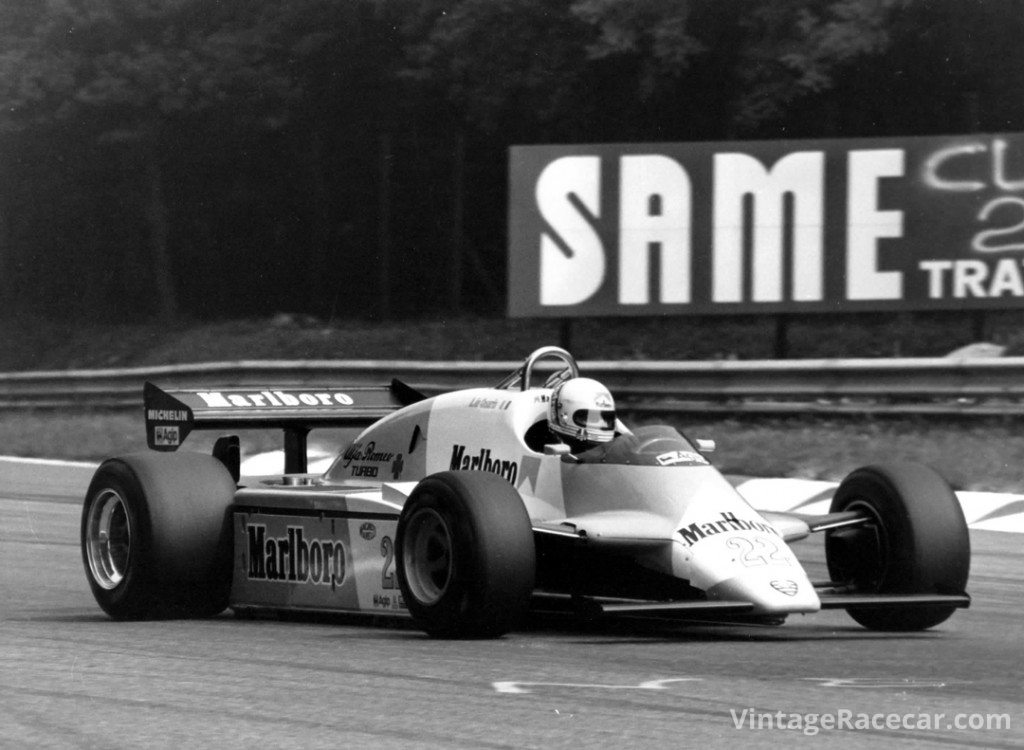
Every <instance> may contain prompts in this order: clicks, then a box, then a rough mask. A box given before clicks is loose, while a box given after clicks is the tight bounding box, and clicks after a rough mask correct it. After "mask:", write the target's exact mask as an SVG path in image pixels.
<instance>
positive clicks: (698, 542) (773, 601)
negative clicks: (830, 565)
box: [672, 506, 821, 615]
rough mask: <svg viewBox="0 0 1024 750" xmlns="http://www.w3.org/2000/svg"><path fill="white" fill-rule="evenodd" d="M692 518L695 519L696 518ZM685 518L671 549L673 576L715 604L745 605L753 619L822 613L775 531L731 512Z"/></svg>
mask: <svg viewBox="0 0 1024 750" xmlns="http://www.w3.org/2000/svg"><path fill="white" fill-rule="evenodd" d="M695 515H696V514H695ZM698 517H700V518H702V519H704V520H693V521H691V520H690V518H684V519H683V521H682V522H681V523H680V524H679V531H678V535H677V537H676V538H675V540H674V541H675V544H674V545H673V556H672V564H673V572H674V573H675V575H677V576H678V577H680V578H684V579H686V580H688V581H689V582H690V585H691V586H694V587H695V588H698V589H700V590H702V591H704V592H705V593H706V594H707V597H708V599H710V600H716V601H737V602H749V603H750V604H753V605H754V613H755V614H776V615H785V614H792V613H797V612H817V611H818V610H819V609H821V600H820V599H818V595H817V593H816V592H815V591H814V587H813V586H812V585H811V582H810V581H809V580H808V578H807V574H806V573H805V572H804V569H803V566H801V565H800V562H799V561H798V560H797V557H796V555H795V554H794V553H793V551H792V550H791V549H790V548H789V546H788V545H787V544H786V542H785V541H784V540H783V539H782V537H781V536H780V535H779V533H778V531H777V530H776V529H775V528H774V527H773V526H772V525H771V524H770V523H768V522H767V521H765V520H764V519H763V518H761V517H760V516H758V515H757V514H756V512H755V511H754V510H753V509H751V508H749V506H748V507H746V508H743V507H740V506H736V507H735V508H734V509H731V510H719V511H718V513H717V516H716V515H712V514H708V513H703V514H702V515H701V516H698Z"/></svg>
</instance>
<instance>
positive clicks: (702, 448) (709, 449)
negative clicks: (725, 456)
mask: <svg viewBox="0 0 1024 750" xmlns="http://www.w3.org/2000/svg"><path fill="white" fill-rule="evenodd" d="M694 442H696V444H697V452H698V453H714V452H715V448H717V447H718V445H717V444H716V443H715V441H714V440H708V439H706V438H697V439H696V440H695V441H694Z"/></svg>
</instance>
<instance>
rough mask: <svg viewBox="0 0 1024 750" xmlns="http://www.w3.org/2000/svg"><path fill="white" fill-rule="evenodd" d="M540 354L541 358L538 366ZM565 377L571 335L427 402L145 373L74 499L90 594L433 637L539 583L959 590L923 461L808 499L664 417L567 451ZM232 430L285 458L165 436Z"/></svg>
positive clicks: (384, 393)
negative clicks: (753, 495)
mask: <svg viewBox="0 0 1024 750" xmlns="http://www.w3.org/2000/svg"><path fill="white" fill-rule="evenodd" d="M541 360H546V361H545V362H544V365H546V366H547V367H546V369H545V372H549V371H552V370H553V374H552V375H551V376H550V377H549V378H547V379H546V381H545V382H544V383H539V382H537V383H535V382H534V380H539V379H540V378H539V376H540V370H541V369H542V368H544V365H542V367H537V363H538V362H539V361H541ZM547 360H551V361H547ZM552 364H556V365H557V367H554V368H552V367H551V365H552ZM578 375H579V369H578V366H577V364H576V362H575V360H574V359H573V357H572V356H571V355H570V354H569V353H568V352H566V351H564V350H562V349H559V348H556V347H545V348H543V349H539V350H537V351H535V352H533V353H532V354H531V355H530V356H529V357H527V358H526V360H525V361H524V362H523V364H522V366H521V367H519V368H517V369H516V370H515V371H514V372H513V373H511V374H510V375H509V376H508V377H507V378H506V379H505V380H504V381H502V382H501V383H500V384H498V385H497V386H496V387H494V388H478V389H470V390H462V391H456V392H452V393H444V394H441V395H436V396H433V397H429V398H428V397H426V396H424V395H423V394H422V393H420V392H418V391H417V390H415V389H413V388H411V387H410V386H408V385H405V384H403V383H401V382H399V381H392V383H391V384H390V385H389V386H383V387H366V386H356V387H352V388H337V387H330V388H308V387H307V388H302V389H295V388H227V389H220V390H199V389H195V390H176V391H163V390H160V389H159V388H157V387H156V386H153V385H151V384H147V385H146V390H145V402H146V403H145V409H146V427H147V436H148V442H149V446H150V448H152V449H153V450H151V451H148V452H144V453H138V454H133V455H127V456H124V457H119V458H112V459H109V460H107V461H105V462H104V463H103V464H102V465H101V466H100V467H99V469H98V470H97V472H96V475H95V477H94V478H93V481H92V484H91V486H90V488H89V491H88V494H87V496H86V498H85V505H84V509H83V514H82V528H81V540H82V552H83V558H84V562H85V570H86V573H87V575H88V578H89V583H90V585H91V587H92V590H93V593H94V594H95V597H96V600H97V601H98V603H99V604H100V606H101V607H102V608H103V609H104V610H105V611H106V612H107V613H109V614H110V615H111V616H112V617H114V618H116V619H136V618H149V617H163V616H209V615H213V614H217V613H219V612H222V611H223V610H224V609H225V608H227V607H231V608H233V609H234V610H236V611H237V612H248V611H251V610H257V609H270V610H303V611H324V612H363V613H373V614H393V615H399V616H409V615H411V616H412V618H413V619H414V621H415V622H416V623H417V624H418V625H419V626H420V627H422V628H423V630H425V631H426V632H427V633H429V634H431V635H433V636H438V637H493V636H498V635H501V634H503V633H505V632H507V631H508V630H510V629H511V628H513V627H514V626H515V624H516V623H517V622H519V621H520V619H521V618H522V616H523V615H524V614H526V613H527V612H528V610H529V609H530V607H531V605H533V606H539V605H540V604H542V603H543V604H547V605H551V604H562V605H564V606H565V607H567V608H570V609H575V610H577V611H580V612H582V613H586V614H587V615H595V616H600V615H614V614H616V613H630V614H641V615H647V616H667V617H675V618H682V619H693V620H702V619H703V620H714V621H723V620H728V621H736V622H755V623H772V624H777V623H781V622H782V621H783V620H784V619H785V618H786V616H787V615H790V614H795V613H812V612H816V611H818V610H820V609H826V608H843V609H846V610H848V611H849V612H850V614H851V615H852V616H853V618H854V619H855V620H857V621H858V622H860V623H861V624H863V625H865V626H867V627H869V628H875V629H882V630H919V629H923V628H928V627H931V626H933V625H936V624H938V623H941V622H942V621H944V620H945V619H946V618H948V617H949V616H950V615H951V614H952V613H953V611H954V610H955V609H956V608H958V607H966V606H968V605H969V602H970V599H969V597H968V596H967V594H966V593H965V587H966V584H967V577H968V570H969V567H970V544H969V537H968V532H967V527H966V524H965V522H964V517H963V513H962V511H961V509H960V505H959V503H958V502H957V499H956V497H955V495H954V494H953V492H952V490H951V489H950V488H949V486H948V485H947V484H946V482H945V481H943V480H942V479H941V478H940V477H939V476H938V475H937V474H936V473H935V472H933V471H932V470H930V469H928V468H926V467H924V466H920V465H914V464H894V465H886V466H872V467H867V468H862V469H858V470H856V471H854V472H853V473H851V474H850V475H849V476H848V477H847V478H846V480H845V481H843V483H842V484H841V485H840V486H839V488H838V490H837V492H836V494H835V497H834V499H833V501H832V505H831V508H830V512H829V513H828V514H826V515H822V516H805V515H799V514H794V513H759V512H757V511H756V510H754V509H753V508H752V507H751V506H750V505H749V504H748V503H747V502H746V501H745V500H744V499H743V497H742V496H740V494H739V493H738V492H737V491H736V490H735V489H734V488H733V487H732V485H731V484H730V483H729V482H728V481H727V480H726V479H725V478H724V477H723V476H722V475H721V474H720V473H719V472H718V471H717V470H716V469H715V468H714V467H713V466H712V465H711V464H710V463H709V462H708V460H707V459H706V458H705V454H706V453H707V452H709V451H710V450H712V449H713V445H712V444H711V443H710V441H701V440H698V441H691V440H689V439H687V438H685V437H684V436H683V435H681V434H680V433H679V432H678V431H676V430H675V429H674V428H671V427H667V426H646V427H638V428H636V429H634V430H631V429H629V428H628V427H627V426H626V425H625V424H623V423H622V422H621V421H616V422H615V425H614V430H615V437H614V439H612V440H611V441H610V442H608V443H606V444H604V445H602V446H600V447H599V448H597V449H594V450H589V451H585V452H582V453H579V454H574V453H572V452H570V449H569V447H568V446H567V445H565V444H563V443H562V442H561V441H559V440H557V439H555V438H554V437H553V436H552V434H551V433H550V432H549V431H548V413H549V408H550V400H551V394H552V388H553V387H554V386H556V385H557V384H558V383H559V382H562V381H564V380H567V379H569V378H575V377H577V376H578ZM357 424H358V425H366V428H365V429H364V430H363V432H362V433H361V434H360V435H359V436H358V438H357V439H356V440H355V441H354V442H353V443H352V444H351V445H349V446H348V447H347V448H346V449H345V450H344V451H342V452H341V453H340V454H339V455H338V456H337V458H336V459H335V460H334V462H333V464H332V465H331V466H330V468H329V469H328V470H327V472H326V473H324V474H322V475H319V474H310V473H308V472H307V471H306V436H307V433H308V432H309V430H310V429H312V428H315V427H319V426H326V425H332V426H334V425H357ZM241 427H279V428H282V429H283V430H284V434H285V472H284V473H283V474H280V475H275V476H269V477H258V478H246V479H241V478H240V477H239V461H240V459H239V449H238V445H239V441H238V438H237V436H232V435H226V436H224V437H221V438H220V439H219V440H218V441H217V443H216V446H215V447H214V451H213V453H214V455H213V456H208V455H204V454H198V453H191V452H185V451H182V452H177V448H178V447H179V446H180V445H181V443H182V441H183V440H184V439H185V437H186V436H187V434H188V433H189V431H191V430H192V429H227V430H230V429H237V428H241ZM815 532H822V533H824V534H825V550H826V558H827V563H828V570H829V576H830V578H831V580H828V581H821V582H812V581H811V580H810V579H809V578H808V576H807V575H806V573H805V572H804V569H803V567H802V566H801V564H800V563H799V562H798V560H797V557H796V555H795V554H794V553H793V550H792V549H791V548H790V546H789V544H788V543H789V542H791V541H793V540H797V539H802V538H804V537H807V536H808V535H809V534H812V533H815Z"/></svg>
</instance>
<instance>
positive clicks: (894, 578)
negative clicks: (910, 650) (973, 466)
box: [825, 463, 971, 631]
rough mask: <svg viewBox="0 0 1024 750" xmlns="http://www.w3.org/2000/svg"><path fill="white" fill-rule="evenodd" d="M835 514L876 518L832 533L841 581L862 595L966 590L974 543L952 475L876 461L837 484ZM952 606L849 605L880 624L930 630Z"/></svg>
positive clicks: (869, 623)
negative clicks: (948, 477) (949, 477)
mask: <svg viewBox="0 0 1024 750" xmlns="http://www.w3.org/2000/svg"><path fill="white" fill-rule="evenodd" d="M829 511H830V512H832V513H837V512H842V511H858V512H861V513H864V514H866V515H867V516H869V517H870V518H871V519H872V521H871V522H870V523H868V524H866V525H863V526H856V527H849V528H845V529H844V528H840V529H834V530H832V531H828V532H826V536H825V557H826V560H827V563H828V570H829V575H830V576H831V578H832V580H833V581H837V582H846V583H851V584H853V587H854V591H855V592H857V593H878V594H962V593H964V589H965V588H966V586H967V576H968V572H969V570H970V564H971V545H970V537H969V535H968V531H967V524H966V522H965V521H964V514H963V510H962V509H961V507H960V503H959V501H958V500H957V498H956V495H955V494H954V493H953V490H952V489H951V488H950V486H949V485H948V484H947V483H946V481H945V480H944V479H943V478H942V477H940V476H939V475H938V474H936V473H935V472H934V471H933V470H931V469H929V468H928V467H926V466H922V465H920V464H912V463H904V464H888V465H881V466H868V467H865V468H862V469H857V470H856V471H854V472H852V473H851V474H850V475H849V476H848V477H847V478H846V479H845V480H843V482H842V483H841V484H840V485H839V488H838V489H837V490H836V493H835V496H834V497H833V499H832V505H831V508H830V509H829ZM955 609H956V608H955V607H949V606H907V607H878V608H856V609H853V608H851V609H848V610H847V612H848V613H849V614H850V616H851V617H852V618H853V619H854V620H856V621H857V622H859V623H860V624H861V625H863V626H865V627H867V628H871V629H873V630H903V631H908V630H924V629H926V628H930V627H932V626H934V625H938V624H939V623H941V622H943V621H944V620H946V619H947V618H948V617H949V616H950V615H952V614H953V612H954V611H955Z"/></svg>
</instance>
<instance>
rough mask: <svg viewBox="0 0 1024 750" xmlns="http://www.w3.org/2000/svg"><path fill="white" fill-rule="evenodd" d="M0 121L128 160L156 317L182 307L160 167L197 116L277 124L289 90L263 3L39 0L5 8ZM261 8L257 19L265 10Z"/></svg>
mask: <svg viewBox="0 0 1024 750" xmlns="http://www.w3.org/2000/svg"><path fill="white" fill-rule="evenodd" d="M4 13H5V15H6V18H5V19H3V20H5V21H7V23H5V24H2V26H3V28H4V29H5V32H4V38H3V39H2V43H3V52H2V53H0V81H2V82H3V83H2V84H0V102H3V108H2V114H0V128H2V129H3V130H4V131H6V132H7V133H8V134H10V133H12V132H17V131H22V132H24V131H27V130H32V129H42V130H44V131H46V132H47V133H48V134H49V135H50V137H54V138H59V137H68V136H69V135H73V136H75V137H76V139H77V140H80V139H81V138H83V137H85V138H86V139H91V140H93V141H95V142H97V143H103V144H107V145H108V146H110V147H111V148H114V149H117V150H119V151H120V152H121V157H120V158H122V159H123V160H125V161H126V163H128V164H131V165H132V169H133V171H134V174H135V175H136V176H137V182H138V184H139V186H140V187H139V189H137V190H130V193H134V194H135V195H132V194H126V195H124V199H125V200H136V202H137V203H138V205H139V210H140V212H141V214H142V215H143V216H144V218H145V223H146V225H147V227H148V231H147V235H148V237H147V240H148V248H149V264H148V266H149V268H150V271H151V275H152V279H151V281H152V288H153V289H154V292H155V306H156V311H157V313H158V314H159V315H160V316H161V317H162V318H165V319H170V318H173V317H175V316H176V314H177V312H178V303H177V295H176V291H175V276H174V270H173V257H172V251H171V248H170V247H169V245H168V242H169V235H170V221H171V219H170V216H169V208H168V204H167V200H166V194H165V193H166V185H165V177H164V171H165V164H166V162H167V160H169V159H171V158H174V156H175V154H174V153H171V152H170V150H169V148H168V144H170V143H173V142H174V141H175V139H174V138H172V137H171V136H172V135H174V134H175V133H176V132H177V131H178V130H179V129H180V128H182V127H183V124H184V123H185V122H186V121H188V120H190V119H194V118H196V117H206V118H211V117H212V118H221V119H222V120H225V121H229V122H231V123H232V124H233V125H234V126H235V127H236V128H237V127H240V128H253V127H274V126H277V125H279V123H280V118H281V117H282V114H281V113H283V112H285V111H286V109H287V103H288V101H289V99H290V97H292V96H293V90H292V88H291V86H290V83H291V81H290V80H289V78H288V77H287V76H286V75H284V74H282V66H281V64H280V61H281V59H282V58H283V57H285V56H284V55H281V54H279V52H280V51H279V50H276V49H275V48H274V46H273V43H272V41H270V40H269V39H268V37H267V35H266V33H265V31H266V27H265V26H263V25H261V24H260V21H261V19H262V18H263V17H264V16H265V15H266V10H265V8H264V7H263V5H261V4H258V3H255V4H238V5H228V6H225V5H220V4H210V3H207V2H204V1H203V0H87V1H84V2H76V1H75V0H45V2H43V3H40V4H38V5H31V4H24V5H14V6H7V7H6V8H5V10H4ZM261 14H262V15H261Z"/></svg>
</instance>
